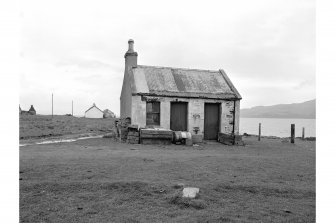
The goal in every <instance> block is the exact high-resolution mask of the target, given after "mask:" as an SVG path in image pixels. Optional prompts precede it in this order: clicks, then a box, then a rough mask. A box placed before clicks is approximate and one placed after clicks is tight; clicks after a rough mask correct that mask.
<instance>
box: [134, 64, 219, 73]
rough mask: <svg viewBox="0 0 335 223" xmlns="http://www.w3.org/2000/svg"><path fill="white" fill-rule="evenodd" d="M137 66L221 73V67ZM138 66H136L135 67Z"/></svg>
mask: <svg viewBox="0 0 335 223" xmlns="http://www.w3.org/2000/svg"><path fill="white" fill-rule="evenodd" d="M137 67H153V68H163V69H164V68H165V69H178V70H191V71H206V72H212V73H220V69H218V70H205V69H195V68H181V67H163V66H150V65H137ZM133 68H136V67H133Z"/></svg>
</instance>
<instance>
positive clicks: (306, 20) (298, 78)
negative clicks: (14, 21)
mask: <svg viewBox="0 0 335 223" xmlns="http://www.w3.org/2000/svg"><path fill="white" fill-rule="evenodd" d="M20 18H21V24H22V35H21V36H22V38H21V62H22V64H21V73H20V105H21V108H22V109H24V110H28V109H29V107H30V105H32V104H33V105H34V107H35V109H36V110H37V113H39V114H51V93H54V113H55V114H66V113H71V101H72V100H73V101H74V115H78V116H83V115H84V112H85V110H86V109H88V108H89V107H90V106H91V105H92V104H93V103H94V102H95V103H96V104H97V106H98V107H99V108H100V109H106V108H108V109H110V110H112V111H114V112H115V113H117V114H119V110H120V106H119V102H120V93H121V87H122V80H123V72H124V57H123V56H124V53H125V52H126V51H127V47H128V46H127V41H128V39H130V38H132V39H134V40H135V50H136V51H137V52H138V64H142V65H154V66H169V67H182V68H197V69H210V70H218V69H224V70H225V71H226V73H227V74H228V76H229V77H230V79H231V80H232V81H233V83H234V85H235V87H236V88H237V89H238V91H239V92H240V94H241V95H242V98H243V99H242V101H241V107H242V108H248V107H252V106H257V105H273V104H278V103H294V102H302V101H306V100H310V99H314V98H315V97H316V95H315V3H314V1H311V0H302V1H299V0H280V1H279V0H253V1H250V0H245V1H242V0H235V1H231V0H229V1H210V0H206V1H202V2H201V3H200V2H199V3H198V2H196V1H181V0H179V1H130V0H127V1H115V2H113V1H110V0H106V1H99V0H94V1H84V0H80V1H70V0H66V1H60V0H57V1H47V0H42V1H31V0H30V1H21V13H20Z"/></svg>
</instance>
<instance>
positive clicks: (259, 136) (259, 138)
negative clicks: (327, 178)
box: [258, 123, 262, 141]
mask: <svg viewBox="0 0 335 223" xmlns="http://www.w3.org/2000/svg"><path fill="white" fill-rule="evenodd" d="M261 129H262V124H261V123H259V125H258V141H261Z"/></svg>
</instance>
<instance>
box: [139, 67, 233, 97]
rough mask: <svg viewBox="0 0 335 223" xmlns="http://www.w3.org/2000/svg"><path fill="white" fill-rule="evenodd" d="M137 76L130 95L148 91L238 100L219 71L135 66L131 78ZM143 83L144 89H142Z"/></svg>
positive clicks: (156, 93) (160, 93) (161, 93)
mask: <svg viewBox="0 0 335 223" xmlns="http://www.w3.org/2000/svg"><path fill="white" fill-rule="evenodd" d="M137 74H140V75H139V76H141V78H140V79H141V80H138V79H139V78H136V77H134V80H135V85H136V92H133V93H144V94H148V90H149V93H153V94H155V95H161V96H164V95H165V96H185V97H190V96H191V97H204V98H237V95H236V94H235V93H234V91H233V90H232V89H231V87H230V86H229V84H228V83H227V81H226V80H225V78H224V76H223V75H222V74H221V73H220V71H209V70H195V69H181V68H169V67H154V66H142V65H138V66H137V67H136V68H133V75H134V76H136V75H137ZM143 74H144V75H143ZM143 76H145V80H146V81H143V79H144V78H143ZM145 82H146V84H147V86H142V85H143V84H144V83H145ZM137 85H140V86H142V87H138V86H137ZM142 90H144V91H142Z"/></svg>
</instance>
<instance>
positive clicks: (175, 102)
mask: <svg viewBox="0 0 335 223" xmlns="http://www.w3.org/2000/svg"><path fill="white" fill-rule="evenodd" d="M177 103H184V104H186V114H185V117H186V131H189V130H188V106H189V103H188V101H170V129H171V126H172V118H171V114H172V104H177ZM171 130H172V129H171ZM172 131H174V130H172Z"/></svg>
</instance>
